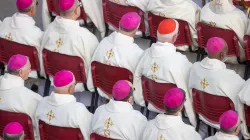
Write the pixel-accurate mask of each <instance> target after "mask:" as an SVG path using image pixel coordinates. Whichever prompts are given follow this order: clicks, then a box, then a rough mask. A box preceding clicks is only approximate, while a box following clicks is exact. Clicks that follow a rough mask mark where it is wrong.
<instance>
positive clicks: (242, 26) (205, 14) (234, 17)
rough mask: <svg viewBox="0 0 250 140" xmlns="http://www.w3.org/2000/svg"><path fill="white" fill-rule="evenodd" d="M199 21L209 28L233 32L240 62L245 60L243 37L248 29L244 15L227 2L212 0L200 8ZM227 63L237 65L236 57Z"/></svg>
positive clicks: (230, 58)
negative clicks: (208, 25)
mask: <svg viewBox="0 0 250 140" xmlns="http://www.w3.org/2000/svg"><path fill="white" fill-rule="evenodd" d="M201 21H202V22H205V23H208V24H210V25H211V26H215V27H219V28H223V29H229V30H233V31H234V32H235V33H236V35H237V36H238V38H239V41H240V42H239V50H240V60H241V61H243V60H245V54H244V48H243V36H244V35H245V34H246V31H247V28H248V18H247V16H246V14H245V13H243V12H242V11H241V10H240V9H238V8H236V7H235V6H234V5H233V4H232V3H231V2H229V1H228V0H214V1H212V2H210V3H208V4H206V5H205V6H204V7H203V8H202V10H201ZM227 62H230V63H235V64H237V63H238V62H237V59H236V57H233V56H232V57H229V59H228V60H227Z"/></svg>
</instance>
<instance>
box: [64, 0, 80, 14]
mask: <svg viewBox="0 0 250 140" xmlns="http://www.w3.org/2000/svg"><path fill="white" fill-rule="evenodd" d="M77 5H78V0H75V2H74V4H73V6H72V7H71V8H70V9H69V10H67V11H60V15H61V16H66V17H67V16H70V14H71V13H72V12H73V10H74V9H75V8H76V7H77Z"/></svg>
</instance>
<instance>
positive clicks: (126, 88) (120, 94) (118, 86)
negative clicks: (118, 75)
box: [112, 80, 130, 100]
mask: <svg viewBox="0 0 250 140" xmlns="http://www.w3.org/2000/svg"><path fill="white" fill-rule="evenodd" d="M129 93H130V85H129V84H128V82H127V81H125V80H120V81H118V82H116V83H115V85H114V86H113V89H112V96H113V97H114V99H116V100H123V99H124V98H126V97H127V96H128V95H129Z"/></svg>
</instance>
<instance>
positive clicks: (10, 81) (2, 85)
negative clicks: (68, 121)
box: [0, 73, 42, 136]
mask: <svg viewBox="0 0 250 140" xmlns="http://www.w3.org/2000/svg"><path fill="white" fill-rule="evenodd" d="M41 99H42V97H41V96H40V95H39V94H37V93H35V92H33V91H31V90H29V89H28V88H26V87H25V86H24V80H23V79H22V78H20V77H18V76H14V75H11V74H8V73H6V74H5V75H3V76H1V77H0V110H4V111H9V112H18V113H24V114H27V115H29V116H30V117H31V119H32V123H33V128H34V133H35V136H38V135H36V133H38V129H36V128H37V126H36V125H37V124H36V121H35V113H36V109H37V106H38V104H39V102H40V100H41ZM36 130H37V131H36Z"/></svg>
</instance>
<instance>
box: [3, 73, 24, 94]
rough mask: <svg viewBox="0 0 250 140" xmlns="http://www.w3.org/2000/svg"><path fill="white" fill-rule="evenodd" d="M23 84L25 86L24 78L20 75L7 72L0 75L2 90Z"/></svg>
mask: <svg viewBox="0 0 250 140" xmlns="http://www.w3.org/2000/svg"><path fill="white" fill-rule="evenodd" d="M23 86H24V80H23V79H22V78H21V77H19V76H15V75H12V74H8V73H5V74H4V75H3V76H1V77H0V89H1V90H8V89H13V88H18V87H23Z"/></svg>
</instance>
